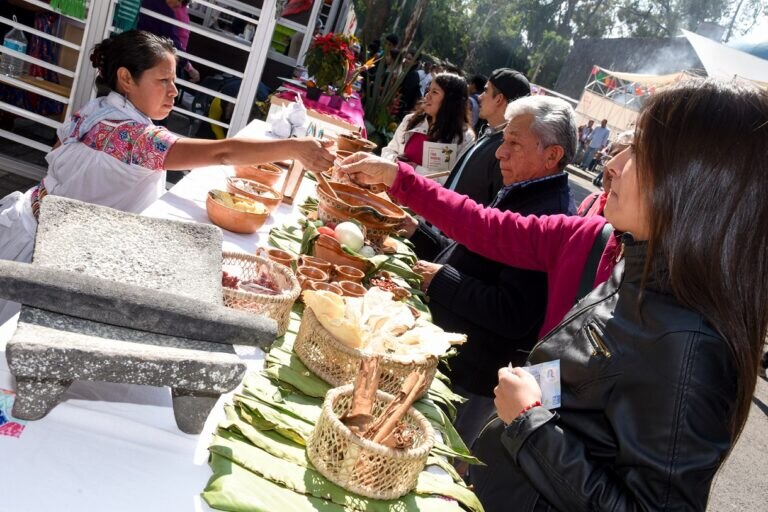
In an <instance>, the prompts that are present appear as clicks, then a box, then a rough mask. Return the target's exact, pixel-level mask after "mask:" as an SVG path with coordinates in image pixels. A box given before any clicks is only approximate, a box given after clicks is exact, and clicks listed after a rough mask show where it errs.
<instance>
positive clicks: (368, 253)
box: [357, 245, 376, 258]
mask: <svg viewBox="0 0 768 512" xmlns="http://www.w3.org/2000/svg"><path fill="white" fill-rule="evenodd" d="M357 252H359V253H360V256H365V257H366V258H373V257H374V256H376V251H375V250H374V249H373V247H371V246H370V245H364V246H363V247H362V248H361V249H360V250H359V251H357Z"/></svg>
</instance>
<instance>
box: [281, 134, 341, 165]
mask: <svg viewBox="0 0 768 512" xmlns="http://www.w3.org/2000/svg"><path fill="white" fill-rule="evenodd" d="M290 140H291V141H293V142H294V144H295V149H294V158H296V159H298V160H299V161H300V162H301V163H302V164H303V165H304V167H306V168H307V169H309V170H310V171H316V172H323V171H327V170H328V168H329V167H331V166H332V165H333V161H334V159H335V158H336V157H335V156H334V154H333V153H331V152H330V151H329V148H331V147H332V146H333V144H334V142H333V141H332V140H328V139H324V140H320V139H315V138H314V137H303V138H300V139H290Z"/></svg>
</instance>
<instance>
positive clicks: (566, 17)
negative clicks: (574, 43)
mask: <svg viewBox="0 0 768 512" xmlns="http://www.w3.org/2000/svg"><path fill="white" fill-rule="evenodd" d="M578 3H579V0H568V7H566V9H565V13H564V14H563V19H561V20H560V24H559V25H558V26H557V30H556V32H555V33H556V34H557V35H559V36H560V37H567V38H569V39H570V38H571V37H572V36H571V33H572V31H571V20H572V19H573V13H574V12H575V11H576V4H578Z"/></svg>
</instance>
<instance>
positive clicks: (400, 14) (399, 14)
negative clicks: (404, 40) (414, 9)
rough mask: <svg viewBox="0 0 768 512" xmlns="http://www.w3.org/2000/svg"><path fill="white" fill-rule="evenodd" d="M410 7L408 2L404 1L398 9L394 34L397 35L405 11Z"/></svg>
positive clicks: (393, 28)
mask: <svg viewBox="0 0 768 512" xmlns="http://www.w3.org/2000/svg"><path fill="white" fill-rule="evenodd" d="M407 7H408V0H402V2H400V7H399V8H398V9H397V17H396V18H395V24H394V25H392V33H394V34H397V29H398V28H399V27H400V20H401V19H403V14H404V13H405V9H406V8H407Z"/></svg>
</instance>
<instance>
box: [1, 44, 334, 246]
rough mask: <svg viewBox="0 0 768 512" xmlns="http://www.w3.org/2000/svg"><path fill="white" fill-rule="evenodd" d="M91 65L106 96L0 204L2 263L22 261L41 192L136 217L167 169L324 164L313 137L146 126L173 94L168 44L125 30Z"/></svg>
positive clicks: (75, 119)
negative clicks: (37, 176)
mask: <svg viewBox="0 0 768 512" xmlns="http://www.w3.org/2000/svg"><path fill="white" fill-rule="evenodd" d="M91 62H92V64H93V66H94V67H95V68H97V70H98V77H97V79H96V84H97V86H98V87H99V89H100V92H101V91H105V92H106V90H108V94H106V95H103V96H100V97H98V98H95V99H94V100H92V101H90V102H88V103H87V104H86V105H85V106H84V107H83V108H82V109H81V110H80V111H78V112H77V113H76V114H75V115H74V116H72V118H71V120H70V121H69V122H67V123H65V124H64V125H63V126H62V127H61V128H60V129H59V130H58V132H57V135H58V137H59V141H58V142H57V143H56V145H55V146H54V149H53V150H52V151H51V152H50V153H49V154H48V155H47V157H46V159H47V161H48V173H47V175H46V177H45V179H44V180H43V181H42V182H41V183H40V185H38V186H36V187H34V188H32V189H31V190H29V191H27V192H26V193H25V194H21V193H19V192H14V193H13V194H10V195H9V196H6V197H5V198H3V199H1V200H0V258H2V259H11V260H16V261H30V260H31V258H32V249H33V246H34V237H35V232H36V230H37V222H36V220H35V217H36V211H37V208H38V207H39V200H40V199H42V197H43V196H44V195H45V194H55V195H60V196H65V197H69V198H72V199H78V200H81V201H86V202H91V203H95V204H99V205H102V206H109V207H111V208H116V209H119V210H123V211H127V212H134V213H138V212H141V211H142V210H144V209H145V208H146V207H147V206H149V205H150V204H151V203H152V202H154V201H155V200H156V199H157V198H159V197H160V195H161V194H162V193H163V192H164V191H165V172H164V171H166V170H182V169H193V168H196V167H203V166H206V165H216V164H235V165H236V164H257V163H265V162H273V161H278V160H285V159H298V160H300V161H301V162H302V163H303V164H304V165H305V166H306V167H308V168H310V169H316V170H323V169H327V168H328V167H330V166H331V165H332V164H333V155H332V154H331V153H330V152H329V151H328V150H327V149H326V145H327V144H329V143H324V142H321V141H319V140H317V139H313V138H300V139H290V140H256V139H249V138H244V137H233V138H230V139H224V140H215V141H214V140H196V139H191V138H180V137H178V136H177V135H175V134H173V133H171V132H170V131H168V130H167V129H166V128H164V127H162V126H155V125H154V124H153V123H152V120H153V119H155V120H160V119H164V118H166V117H167V116H168V114H170V112H171V109H172V107H173V100H174V98H175V97H176V95H177V92H178V91H177V89H176V86H175V85H174V80H175V78H176V55H175V50H174V47H173V43H172V41H171V40H170V39H167V38H164V37H160V36H156V35H153V34H150V33H148V32H143V31H129V32H124V33H122V34H120V35H117V36H115V37H112V38H110V39H106V40H104V41H102V42H101V43H100V44H97V45H96V47H95V48H94V50H93V53H92V55H91Z"/></svg>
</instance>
